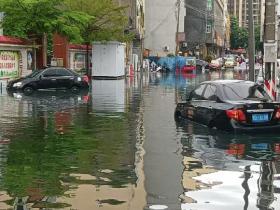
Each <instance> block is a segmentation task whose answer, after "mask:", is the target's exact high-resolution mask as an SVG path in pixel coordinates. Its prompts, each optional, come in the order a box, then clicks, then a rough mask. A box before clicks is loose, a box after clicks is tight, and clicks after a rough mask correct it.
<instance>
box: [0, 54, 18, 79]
mask: <svg viewBox="0 0 280 210" xmlns="http://www.w3.org/2000/svg"><path fill="white" fill-rule="evenodd" d="M18 73H19V55H18V53H17V52H14V51H0V79H4V78H13V77H18Z"/></svg>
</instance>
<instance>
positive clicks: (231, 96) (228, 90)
mask: <svg viewBox="0 0 280 210" xmlns="http://www.w3.org/2000/svg"><path fill="white" fill-rule="evenodd" d="M223 91H224V95H225V98H226V100H231V101H239V100H244V99H251V100H252V99H259V100H260V99H266V100H270V97H269V96H268V95H267V93H266V92H265V91H264V89H263V88H262V87H260V86H257V85H255V84H254V83H248V82H245V83H240V82H238V83H233V84H228V85H223Z"/></svg>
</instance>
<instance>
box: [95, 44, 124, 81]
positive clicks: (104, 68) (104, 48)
mask: <svg viewBox="0 0 280 210" xmlns="http://www.w3.org/2000/svg"><path fill="white" fill-rule="evenodd" d="M124 76H125V44H123V43H120V42H105V43H103V42H93V46H92V77H93V78H94V79H119V78H123V77H124Z"/></svg>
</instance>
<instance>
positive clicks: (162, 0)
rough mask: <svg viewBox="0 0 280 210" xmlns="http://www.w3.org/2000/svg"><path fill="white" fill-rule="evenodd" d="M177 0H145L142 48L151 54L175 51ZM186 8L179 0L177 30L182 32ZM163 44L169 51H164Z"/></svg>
mask: <svg viewBox="0 0 280 210" xmlns="http://www.w3.org/2000/svg"><path fill="white" fill-rule="evenodd" d="M176 2H177V0H146V2H145V39H144V48H146V49H150V50H151V52H150V54H151V55H157V54H159V55H160V56H161V55H164V54H168V53H175V50H176V25H177V19H176V11H177V7H176V6H175V3H176ZM185 13H186V9H185V7H184V3H183V1H181V11H180V24H179V32H184V17H185ZM164 46H168V47H169V49H170V50H169V52H164V50H163V48H164Z"/></svg>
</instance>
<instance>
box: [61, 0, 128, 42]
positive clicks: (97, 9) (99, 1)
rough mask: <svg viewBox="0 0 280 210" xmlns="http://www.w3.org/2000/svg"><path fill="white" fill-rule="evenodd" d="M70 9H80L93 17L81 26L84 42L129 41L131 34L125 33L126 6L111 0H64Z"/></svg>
mask: <svg viewBox="0 0 280 210" xmlns="http://www.w3.org/2000/svg"><path fill="white" fill-rule="evenodd" d="M65 4H66V5H67V6H68V8H69V10H71V11H80V12H83V13H86V14H87V15H90V16H92V17H94V18H92V19H90V21H89V22H87V23H86V26H85V27H84V28H83V31H82V37H83V38H84V40H85V41H86V42H90V41H92V40H94V41H110V40H118V41H124V42H125V41H129V40H131V39H132V37H133V34H130V33H125V31H126V29H127V28H128V18H127V15H126V9H127V7H126V6H119V5H118V4H116V3H115V1H113V0H94V1H92V0H78V1H73V0H65Z"/></svg>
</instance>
